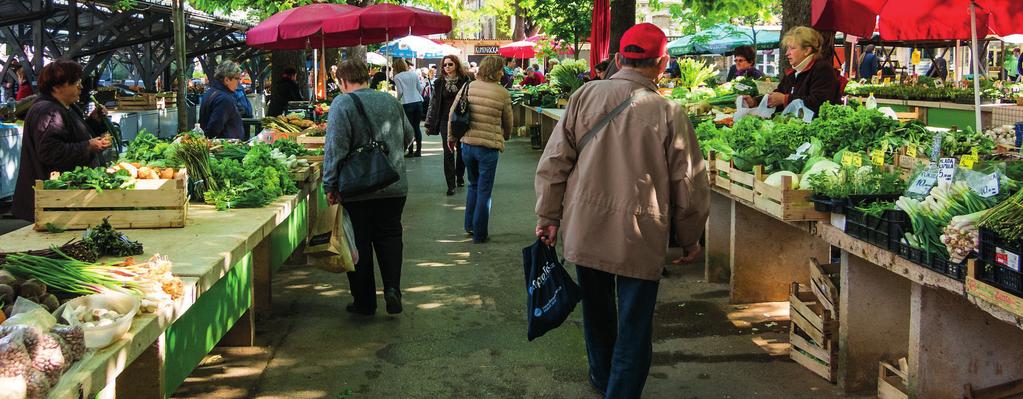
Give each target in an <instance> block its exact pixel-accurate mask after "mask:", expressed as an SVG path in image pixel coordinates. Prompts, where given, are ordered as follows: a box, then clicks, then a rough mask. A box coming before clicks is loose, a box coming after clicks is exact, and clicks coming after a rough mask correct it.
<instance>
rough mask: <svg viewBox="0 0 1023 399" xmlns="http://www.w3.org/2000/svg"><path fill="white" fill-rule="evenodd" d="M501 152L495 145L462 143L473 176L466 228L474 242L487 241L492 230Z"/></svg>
mask: <svg viewBox="0 0 1023 399" xmlns="http://www.w3.org/2000/svg"><path fill="white" fill-rule="evenodd" d="M499 154H500V151H498V150H495V149H493V148H487V147H480V146H475V145H469V144H462V160H463V161H464V162H465V171H466V172H467V174H468V175H469V190H468V193H467V194H466V196H465V231H471V232H472V239H473V241H477V242H479V241H483V240H485V239H486V238H487V237H488V235H489V232H488V231H487V226H488V224H489V223H490V202H491V197H492V196H493V192H494V176H495V175H496V174H497V158H498V157H499Z"/></svg>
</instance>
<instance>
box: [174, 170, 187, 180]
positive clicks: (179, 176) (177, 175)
mask: <svg viewBox="0 0 1023 399" xmlns="http://www.w3.org/2000/svg"><path fill="white" fill-rule="evenodd" d="M186 177H188V169H185V168H181V169H178V171H177V172H174V178H175V179H184V178H186Z"/></svg>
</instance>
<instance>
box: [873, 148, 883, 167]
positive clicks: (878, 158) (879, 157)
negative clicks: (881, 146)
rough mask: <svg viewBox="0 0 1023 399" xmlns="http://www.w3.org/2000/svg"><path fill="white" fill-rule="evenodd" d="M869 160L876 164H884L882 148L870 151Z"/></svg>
mask: <svg viewBox="0 0 1023 399" xmlns="http://www.w3.org/2000/svg"><path fill="white" fill-rule="evenodd" d="M870 162H871V163H873V164H874V165H878V166H880V165H884V150H874V151H871V152H870Z"/></svg>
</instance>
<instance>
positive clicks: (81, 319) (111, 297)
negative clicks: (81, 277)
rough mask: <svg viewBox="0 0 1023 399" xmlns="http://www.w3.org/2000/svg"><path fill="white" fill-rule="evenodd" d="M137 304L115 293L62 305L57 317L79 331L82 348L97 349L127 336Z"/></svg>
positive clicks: (125, 295)
mask: <svg viewBox="0 0 1023 399" xmlns="http://www.w3.org/2000/svg"><path fill="white" fill-rule="evenodd" d="M139 302H140V301H139V298H138V297H136V296H134V295H131V294H122V293H117V292H108V293H103V294H93V295H87V296H83V297H78V298H75V299H72V300H70V301H68V302H67V303H65V304H64V309H63V312H62V313H61V317H63V318H64V320H67V322H68V323H69V324H70V325H72V326H81V327H82V331H83V332H84V333H85V346H86V347H88V348H90V349H100V348H105V347H107V346H109V345H110V344H112V343H114V342H116V341H117V340H119V339H121V337H123V336H124V334H125V333H127V332H128V330H129V329H130V328H131V322H132V320H133V319H134V318H135V314H136V313H138V310H139Z"/></svg>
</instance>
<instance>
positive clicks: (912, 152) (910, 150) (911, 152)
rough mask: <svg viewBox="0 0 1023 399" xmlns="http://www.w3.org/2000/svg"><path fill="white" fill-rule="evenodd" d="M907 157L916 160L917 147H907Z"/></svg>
mask: <svg viewBox="0 0 1023 399" xmlns="http://www.w3.org/2000/svg"><path fill="white" fill-rule="evenodd" d="M906 155H907V156H909V157H910V158H916V146H915V145H913V144H910V145H909V147H906Z"/></svg>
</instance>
